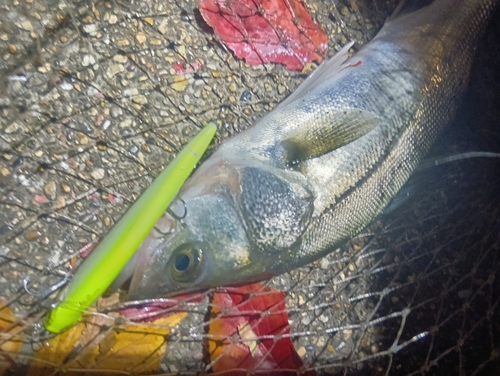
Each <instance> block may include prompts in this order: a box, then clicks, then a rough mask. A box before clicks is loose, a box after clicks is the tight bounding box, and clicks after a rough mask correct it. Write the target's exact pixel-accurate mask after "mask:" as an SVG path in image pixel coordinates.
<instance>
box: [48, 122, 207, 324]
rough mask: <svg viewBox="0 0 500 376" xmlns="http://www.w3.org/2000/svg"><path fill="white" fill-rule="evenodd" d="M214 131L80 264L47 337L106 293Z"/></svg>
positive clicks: (188, 149)
mask: <svg viewBox="0 0 500 376" xmlns="http://www.w3.org/2000/svg"><path fill="white" fill-rule="evenodd" d="M216 130H217V127H216V125H215V124H213V123H210V124H208V125H206V126H205V128H203V129H202V130H201V131H200V132H199V133H198V134H197V135H196V137H195V138H194V139H193V140H192V141H191V142H189V143H188V144H187V146H186V147H184V148H183V149H182V150H181V152H180V153H179V155H178V156H177V157H176V158H175V159H174V160H173V161H172V162H171V163H170V164H169V165H168V166H167V168H166V169H165V170H164V171H163V172H162V173H161V174H160V175H159V176H158V177H157V178H156V180H155V181H154V182H153V184H151V186H150V187H149V188H148V189H146V191H145V192H144V193H143V194H142V196H141V197H140V198H139V199H138V200H137V202H136V203H135V204H134V205H132V207H131V208H130V209H129V210H128V211H127V212H126V213H125V215H124V216H123V217H122V218H121V219H120V221H119V222H118V223H117V224H116V225H115V226H114V227H113V229H112V230H111V231H110V232H109V234H108V235H107V236H106V237H105V238H104V239H103V240H102V241H101V242H100V243H99V245H98V246H97V248H96V249H95V250H94V251H93V252H92V253H91V254H90V255H89V257H88V258H86V259H85V261H84V262H83V263H82V265H81V266H80V267H79V268H78V269H77V271H76V273H75V275H74V277H73V278H72V280H71V282H70V283H69V285H68V286H67V287H66V288H65V290H64V291H63V292H62V295H61V302H60V303H59V304H58V305H57V306H56V307H55V308H53V309H52V310H51V311H50V312H49V314H48V316H47V319H46V320H45V328H46V329H47V330H48V331H50V332H53V333H59V332H61V331H62V330H64V329H66V328H68V327H70V326H71V325H73V324H75V323H76V322H77V321H78V320H79V319H80V318H81V317H82V315H83V312H84V311H85V310H86V309H87V308H88V307H89V306H90V305H91V304H93V303H94V302H95V301H96V300H97V299H98V298H99V296H101V294H102V293H103V292H104V291H106V289H107V288H108V287H109V286H110V285H111V283H112V282H113V281H114V279H115V278H116V277H117V276H118V274H120V272H121V270H122V269H123V268H124V267H125V265H126V264H127V262H128V261H129V260H130V259H131V258H132V256H133V255H134V253H135V251H136V250H137V249H138V248H139V246H140V245H141V243H142V242H143V240H144V239H145V238H146V236H147V235H148V233H149V232H150V231H151V230H152V229H153V227H154V226H155V224H156V222H158V220H159V219H160V217H161V216H162V215H163V214H164V213H165V211H166V210H167V208H168V206H169V205H170V203H171V202H172V200H173V199H174V198H175V196H176V194H177V192H178V191H179V190H180V188H181V186H182V185H183V184H184V182H185V181H186V179H187V178H188V177H189V175H190V174H191V172H192V171H193V169H194V167H195V166H196V164H197V163H198V162H199V160H200V158H201V156H202V155H203V153H205V150H206V149H207V147H208V145H209V144H210V142H211V141H212V138H213V137H214V135H215V132H216Z"/></svg>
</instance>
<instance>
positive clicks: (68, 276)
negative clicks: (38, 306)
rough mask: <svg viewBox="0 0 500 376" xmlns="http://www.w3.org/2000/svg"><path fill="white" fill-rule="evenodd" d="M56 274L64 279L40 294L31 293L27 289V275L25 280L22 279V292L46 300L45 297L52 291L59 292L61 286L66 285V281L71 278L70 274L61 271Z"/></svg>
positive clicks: (28, 278) (28, 281)
mask: <svg viewBox="0 0 500 376" xmlns="http://www.w3.org/2000/svg"><path fill="white" fill-rule="evenodd" d="M58 274H60V275H63V276H64V278H63V279H62V280H60V281H59V282H57V283H55V284H53V285H52V286H50V287H48V288H47V289H45V290H44V291H42V292H35V291H31V290H30V289H29V287H28V285H29V283H30V279H31V277H30V276H29V275H28V276H26V278H24V279H23V287H24V291H26V293H27V294H28V295H31V296H36V297H41V298H46V297H47V296H49V295H50V294H52V293H53V292H54V291H57V290H59V289H60V288H61V287H62V286H64V285H65V284H66V283H68V281H69V280H70V278H71V276H72V273H67V272H63V271H58Z"/></svg>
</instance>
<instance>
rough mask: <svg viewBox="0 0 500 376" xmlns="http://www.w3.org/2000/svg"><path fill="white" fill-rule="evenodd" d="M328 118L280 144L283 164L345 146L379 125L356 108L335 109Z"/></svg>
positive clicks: (378, 120) (371, 115) (297, 161)
mask: <svg viewBox="0 0 500 376" xmlns="http://www.w3.org/2000/svg"><path fill="white" fill-rule="evenodd" d="M328 118H330V119H331V122H329V123H325V122H324V121H323V122H322V121H317V122H311V124H307V126H304V127H301V128H300V129H297V131H295V132H294V133H293V134H292V135H290V136H289V137H288V138H287V139H285V140H284V141H282V142H281V146H282V148H283V149H284V158H285V159H286V160H285V163H286V164H288V165H290V166H293V165H297V164H299V163H300V162H302V161H304V160H307V159H310V158H315V157H319V156H321V155H323V154H326V153H329V152H331V151H333V150H335V149H338V148H340V147H342V146H344V145H347V144H349V143H351V142H353V141H355V140H357V139H358V138H360V137H361V136H364V135H365V134H367V133H368V132H370V131H371V130H372V129H373V128H375V127H376V126H377V125H378V124H379V122H380V119H379V118H378V117H377V116H376V115H375V114H374V113H372V112H369V111H366V110H362V109H358V108H347V109H342V110H337V111H335V113H333V114H330V115H329V116H328Z"/></svg>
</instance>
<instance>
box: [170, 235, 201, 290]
mask: <svg viewBox="0 0 500 376" xmlns="http://www.w3.org/2000/svg"><path fill="white" fill-rule="evenodd" d="M171 260H172V261H171V262H172V269H173V270H172V276H173V278H174V279H175V280H176V281H177V282H192V281H194V280H195V279H196V278H198V277H199V275H200V273H201V270H202V261H203V251H202V249H201V247H200V245H199V244H193V243H191V244H183V245H181V246H180V247H179V248H177V249H176V250H175V251H174V252H173V254H172V258H171Z"/></svg>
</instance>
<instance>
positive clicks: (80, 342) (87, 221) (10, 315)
mask: <svg viewBox="0 0 500 376" xmlns="http://www.w3.org/2000/svg"><path fill="white" fill-rule="evenodd" d="M395 6H396V2H395V1H393V2H392V3H391V2H387V1H383V0H379V1H373V2H372V1H360V0H351V1H347V0H346V1H334V2H319V1H317V2H316V1H310V2H307V3H306V7H308V9H309V10H314V12H313V14H314V16H313V18H314V20H315V22H316V23H317V24H319V25H321V27H322V29H323V30H324V32H325V33H326V34H327V35H328V37H329V41H330V42H329V43H330V49H329V50H330V53H332V52H333V51H334V50H335V49H339V48H340V47H341V46H343V45H344V44H345V43H346V42H347V41H349V40H355V41H357V42H358V43H359V44H362V43H364V42H366V41H367V40H369V39H370V38H371V37H372V36H373V35H374V33H375V32H376V30H377V29H378V27H379V26H380V25H381V23H382V22H383V21H384V20H385V18H386V17H387V15H388V14H390V13H391V11H392V9H393V8H394V7H395ZM197 7H198V3H197V2H193V1H178V0H176V1H171V2H165V1H156V0H152V1H143V2H132V3H128V2H125V3H123V2H106V1H104V2H102V1H90V2H87V1H86V2H66V1H56V2H52V1H48V0H47V1H45V0H43V1H21V2H17V1H14V0H12V1H8V2H4V4H3V8H2V13H0V17H1V21H2V28H1V30H0V51H1V52H2V53H1V54H0V70H1V78H2V79H1V81H0V115H1V117H0V121H1V123H0V127H1V128H0V161H1V162H0V297H1V303H0V374H5V375H10V374H26V373H29V374H32V375H39V374H54V373H55V372H56V371H57V370H64V371H67V372H68V373H71V372H73V371H74V372H75V373H78V374H81V372H82V370H85V369H87V370H89V372H92V373H93V374H105V373H107V374H114V373H116V374H118V373H121V374H123V373H125V374H127V373H128V374H141V373H142V374H145V373H147V374H154V373H159V374H186V375H192V374H204V373H207V372H209V373H214V374H224V373H225V374H228V372H231V373H230V374H234V373H235V372H236V371H235V370H234V369H235V368H236V369H238V370H239V373H240V374H247V373H251V374H259V373H261V374H264V373H267V374H270V373H271V374H301V373H302V374H304V373H307V374H312V373H316V374H329V373H338V372H345V373H346V374H360V373H361V374H396V375H399V374H423V373H426V374H458V373H462V374H484V375H490V374H499V373H500V369H499V367H500V366H499V354H500V329H499V327H498V322H500V320H499V319H500V317H499V316H500V315H499V312H500V311H499V309H500V307H499V302H500V283H499V281H498V279H499V277H500V260H499V254H498V250H499V244H500V240H499V234H500V223H499V220H498V218H499V217H498V211H499V209H500V202H499V200H500V196H499V193H498V178H497V176H498V174H497V173H496V171H498V162H497V161H494V160H481V159H475V160H468V161H461V162H457V163H454V164H449V165H445V166H441V167H439V168H437V169H435V170H432V173H433V174H434V176H436V177H437V178H436V179H435V183H434V184H432V186H429V187H426V186H424V187H420V189H419V190H418V192H419V193H418V194H417V195H415V196H412V197H410V198H409V200H408V201H407V202H406V203H405V204H403V206H401V207H400V208H399V209H396V210H395V211H393V212H391V213H390V214H388V215H383V216H381V217H379V218H378V219H377V220H376V221H375V222H374V223H373V224H372V225H371V226H370V227H369V228H368V229H367V230H366V231H364V232H363V233H362V234H360V235H359V236H357V237H356V238H354V239H353V240H352V241H351V242H350V243H349V244H347V245H346V246H345V247H343V248H342V249H339V250H337V251H335V252H333V253H331V254H330V255H329V256H328V257H326V258H324V259H321V260H319V261H318V262H316V263H313V264H311V265H308V266H306V267H303V268H300V269H297V270H294V271H292V272H290V273H288V274H285V275H283V276H280V277H277V278H274V279H273V280H271V281H268V282H263V283H262V284H260V285H257V286H253V287H245V288H243V291H242V290H238V289H237V288H229V289H225V290H220V291H208V292H203V293H197V294H193V295H192V296H188V297H184V298H178V299H174V300H166V301H156V302H154V304H152V305H151V304H149V305H145V304H135V305H130V304H128V305H125V306H124V305H123V304H122V303H120V302H119V300H118V299H119V296H118V295H116V294H115V295H113V296H111V297H108V298H103V299H102V300H100V301H99V302H98V304H97V305H96V307H94V308H92V309H91V310H89V312H88V315H87V316H86V317H85V319H84V320H83V321H82V323H80V324H78V325H76V326H74V327H73V328H71V329H69V330H68V331H66V332H64V333H63V334H61V335H59V336H53V335H49V334H48V333H46V332H44V330H43V325H42V324H43V316H44V315H45V313H46V311H47V309H49V308H50V305H51V304H52V303H53V302H54V301H55V299H56V292H57V291H55V290H52V289H51V286H55V287H57V286H58V283H59V282H61V281H63V280H64V278H65V273H67V272H68V271H69V270H70V268H71V267H74V266H76V264H78V263H79V262H80V261H81V258H82V257H83V256H85V253H88V251H89V248H91V247H92V244H94V243H95V242H97V241H98V240H99V239H101V238H102V236H103V235H104V234H105V233H106V232H107V231H109V228H110V227H111V226H112V225H113V223H115V222H116V221H117V220H118V219H119V217H120V216H121V214H123V212H124V211H125V210H126V208H127V207H129V206H130V205H131V203H132V202H134V201H135V200H136V198H137V197H138V195H139V194H140V193H141V192H142V191H143V190H144V189H145V188H146V187H147V186H148V185H149V184H150V183H151V181H152V179H153V176H156V175H157V174H158V173H159V171H161V168H162V167H163V166H164V165H165V164H166V163H167V162H168V161H169V160H170V159H172V158H173V156H174V155H175V153H176V152H177V151H178V150H179V149H180V147H181V145H184V144H185V143H187V142H188V141H189V139H190V138H191V137H192V136H193V135H194V134H195V133H196V131H197V130H198V129H199V128H200V127H201V126H202V124H204V123H205V122H207V121H208V120H212V119H217V120H219V121H220V123H221V125H222V126H221V128H220V131H219V134H218V142H220V141H221V140H223V139H225V138H227V137H229V136H231V135H233V134H235V133H237V132H239V131H241V130H243V129H245V128H246V127H248V126H250V125H251V124H252V123H253V122H254V121H255V119H257V118H259V117H260V116H262V115H263V114H264V113H266V112H268V111H269V110H270V109H271V108H273V107H274V106H275V105H276V104H277V103H278V102H279V101H280V100H281V99H282V98H283V97H284V96H285V95H286V94H288V93H289V92H291V91H293V90H294V89H295V88H296V87H297V85H298V84H299V83H300V82H301V80H303V78H304V76H303V75H302V74H301V73H294V72H288V71H287V70H286V69H285V67H284V66H281V65H273V64H265V65H260V66H255V67H248V66H246V65H245V64H244V63H243V62H242V61H238V60H236V59H235V58H234V57H233V56H232V54H231V53H230V52H228V51H225V50H224V49H223V48H222V47H221V45H219V44H218V43H217V42H218V40H217V38H216V37H215V36H214V35H213V34H211V33H208V32H207V30H205V29H204V28H203V26H202V23H200V22H199V21H200V20H199V16H200V15H199V13H198V10H197V9H198V8H197ZM499 25H500V22H499V19H498V17H496V20H495V21H494V22H493V24H492V26H491V27H490V29H489V32H488V34H487V38H486V40H485V41H484V43H483V45H482V47H481V48H480V55H479V59H478V61H477V62H476V66H475V69H474V71H473V77H472V87H471V89H470V93H469V95H468V97H467V100H466V101H464V103H465V104H466V105H464V106H462V107H463V108H462V112H461V114H460V116H458V117H457V119H458V120H457V121H456V122H455V123H454V124H453V125H452V127H450V129H449V131H448V133H447V134H446V135H444V136H443V137H442V138H441V142H439V143H438V144H437V145H436V147H435V148H434V149H433V151H432V154H433V155H443V154H452V153H456V152H460V151H468V150H471V149H472V150H483V151H484V150H491V151H499V144H500V140H499V132H498V125H497V124H498V119H499V118H500V113H499V109H498V106H497V105H496V103H498V97H499V93H498V91H497V90H495V89H494V87H495V86H496V85H494V84H493V83H494V82H499V81H500V77H499V75H498V73H497V72H496V66H498V62H499V61H500V56H498V52H497V51H498V49H496V48H494V47H493V46H496V45H498V43H500V31H499V27H498V26H499ZM245 289H246V290H245ZM249 289H250V290H249ZM143 303H144V302H143ZM278 345H279V346H280V350H282V349H283V348H285V349H288V350H287V351H288V353H286V352H285V353H283V352H281V351H277V350H278V348H277V347H278ZM238 367H240V368H238ZM250 367H253V370H252V369H246V368H250ZM231 368H232V370H231Z"/></svg>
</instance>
